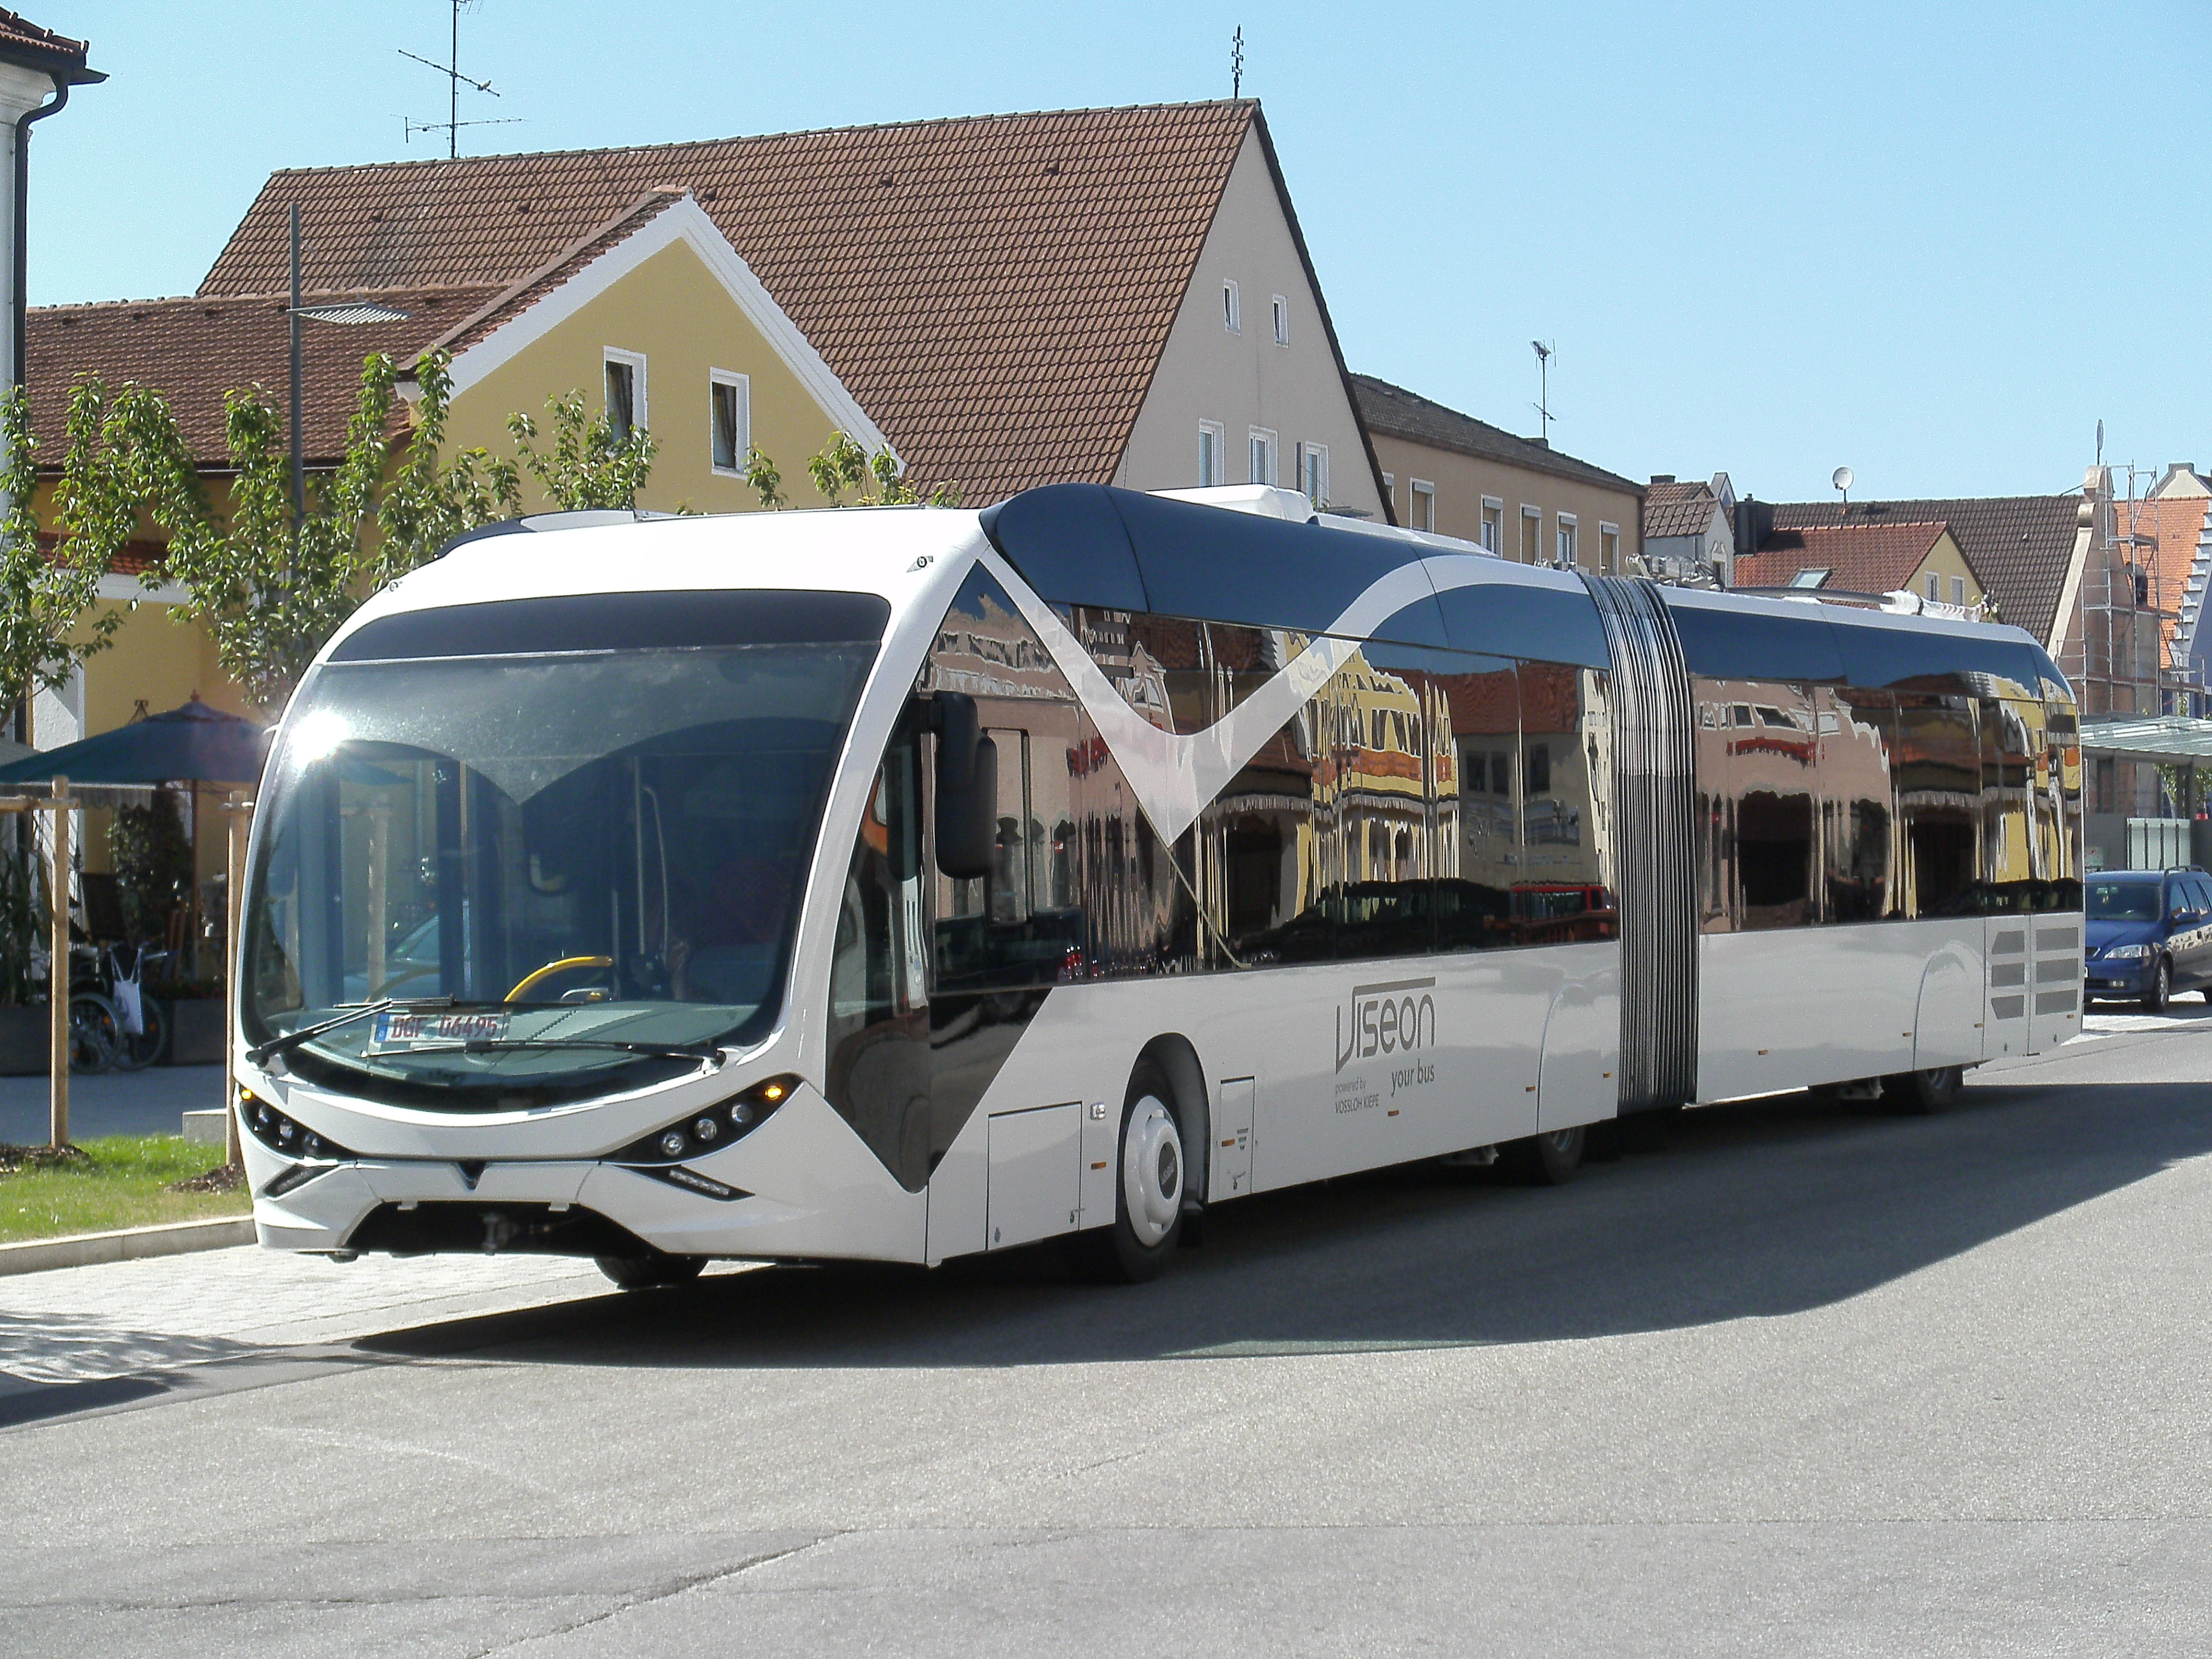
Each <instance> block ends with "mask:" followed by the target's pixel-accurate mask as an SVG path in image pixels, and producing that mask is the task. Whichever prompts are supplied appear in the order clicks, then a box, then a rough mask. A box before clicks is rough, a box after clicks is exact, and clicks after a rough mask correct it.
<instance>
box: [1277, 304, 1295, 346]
mask: <svg viewBox="0 0 2212 1659" xmlns="http://www.w3.org/2000/svg"><path fill="white" fill-rule="evenodd" d="M1274 319H1275V343H1276V344H1277V345H1279V346H1286V345H1288V344H1290V343H1291V302H1290V301H1288V300H1286V299H1285V298H1284V297H1283V296H1282V295H1279V294H1278V295H1275V298H1274Z"/></svg>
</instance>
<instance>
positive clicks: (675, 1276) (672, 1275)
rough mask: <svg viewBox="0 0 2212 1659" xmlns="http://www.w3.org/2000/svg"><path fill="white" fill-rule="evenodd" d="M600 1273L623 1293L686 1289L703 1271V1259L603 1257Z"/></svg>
mask: <svg viewBox="0 0 2212 1659" xmlns="http://www.w3.org/2000/svg"><path fill="white" fill-rule="evenodd" d="M597 1261H598V1263H599V1271H600V1272H601V1273H605V1275H606V1276H607V1277H608V1278H609V1279H612V1280H614V1282H615V1283H616V1284H617V1285H619V1286H620V1287H621V1288H622V1289H623V1290H625V1291H652V1290H659V1289H662V1288H664V1287H665V1286H668V1285H689V1284H690V1282H691V1281H692V1280H693V1279H696V1278H698V1277H699V1275H700V1274H701V1273H703V1272H704V1271H705V1270H706V1267H707V1258H706V1257H705V1256H703V1255H603V1256H599V1257H598V1258H597Z"/></svg>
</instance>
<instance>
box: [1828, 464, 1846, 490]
mask: <svg viewBox="0 0 2212 1659" xmlns="http://www.w3.org/2000/svg"><path fill="white" fill-rule="evenodd" d="M1828 482H1829V483H1832V484H1833V485H1835V487H1836V488H1837V489H1850V487H1851V470H1850V468H1849V467H1847V466H1839V467H1838V468H1837V469H1836V470H1835V471H1833V472H1832V473H1831V474H1829V476H1828Z"/></svg>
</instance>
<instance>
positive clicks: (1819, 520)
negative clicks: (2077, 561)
mask: <svg viewBox="0 0 2212 1659" xmlns="http://www.w3.org/2000/svg"><path fill="white" fill-rule="evenodd" d="M2080 509H2081V497H2079V496H2078V495H1990V496H1981V497H1971V496H1970V497H1966V498H1965V499H1961V500H1957V501H1853V502H1852V503H1851V505H1850V517H1851V520H1852V521H1853V522H1857V521H1858V520H1862V519H1863V520H1879V521H1881V522H1885V523H1897V522H1907V523H1912V524H1929V523H1934V522H1936V521H1937V520H1941V521H1942V523H1944V524H1947V525H1948V526H1950V528H1951V539H1952V540H1954V541H1955V542H1957V543H1958V544H1959V550H1960V552H1962V553H1964V554H1965V555H1966V562H1967V563H1968V564H1971V565H1972V566H1973V568H1974V571H1975V574H1978V575H1979V576H1980V577H1981V579H1982V590H1983V592H1986V593H1988V594H1990V596H1991V597H1993V598H1994V599H1996V601H1997V603H1998V605H1999V606H2000V607H2001V608H2002V615H2003V618H2004V620H2005V621H2007V622H2008V623H2015V624H2016V625H2017V626H2019V627H2021V628H2025V629H2027V631H2028V632H2029V633H2031V634H2033V635H2035V637H2036V638H2037V639H2039V640H2042V641H2045V642H2046V643H2048V641H2050V638H2051V623H2052V621H2053V619H2054V618H2055V617H2056V616H2057V611H2058V596H2059V593H2060V591H2061V590H2062V589H2063V587H2064V586H2065V585H2066V568H2067V566H2068V565H2069V563H2071V562H2072V561H2073V557H2074V532H2075V523H2076V520H2077V517H2078V514H2079V512H2080ZM1760 510H1761V512H1762V513H1764V512H1766V511H1770V510H1771V512H1772V513H1773V515H1774V520H1773V522H1774V527H1775V528H1776V529H1778V530H1803V529H1808V528H1812V527H1814V526H1821V525H1832V524H1835V523H1836V522H1838V518H1839V517H1840V515H1841V513H1842V508H1841V507H1840V505H1839V504H1838V503H1837V502H1835V501H1778V502H1776V503H1774V504H1773V506H1772V507H1771V509H1770V508H1768V507H1766V506H1765V504H1764V503H1762V504H1761V507H1760Z"/></svg>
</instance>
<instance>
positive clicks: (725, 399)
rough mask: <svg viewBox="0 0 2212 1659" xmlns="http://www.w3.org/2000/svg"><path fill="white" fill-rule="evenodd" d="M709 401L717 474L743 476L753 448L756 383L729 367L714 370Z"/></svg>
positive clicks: (710, 375) (710, 373)
mask: <svg viewBox="0 0 2212 1659" xmlns="http://www.w3.org/2000/svg"><path fill="white" fill-rule="evenodd" d="M707 398H708V411H707V412H708V421H709V422H710V428H711V435H710V438H709V441H710V442H711V444H712V445H713V449H712V452H711V453H712V454H713V456H714V471H717V472H723V473H727V474H728V475H729V476H730V477H743V476H744V470H745V457H746V455H747V454H749V453H750V452H751V450H752V447H753V393H752V382H751V381H750V380H749V379H747V378H746V377H745V376H744V375H743V374H732V373H731V372H730V371H729V370H728V369H726V368H710V369H708V371H707Z"/></svg>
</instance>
